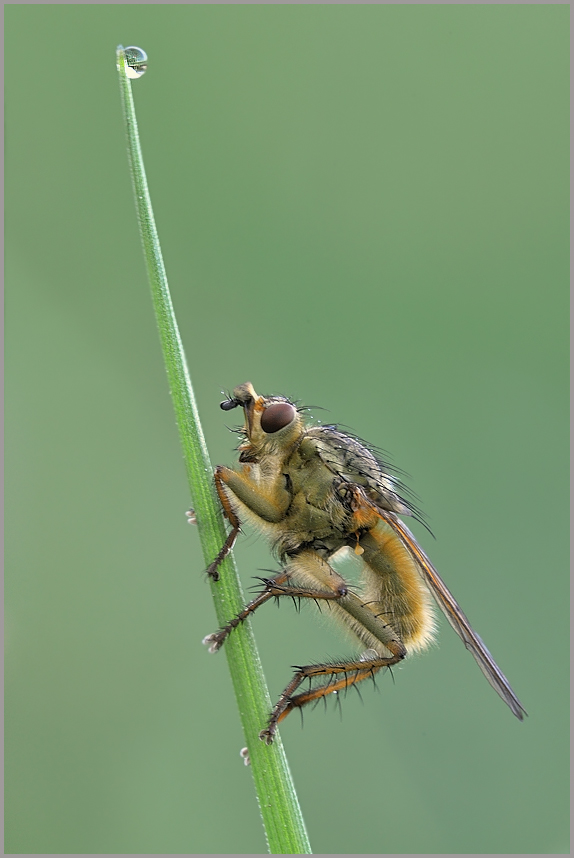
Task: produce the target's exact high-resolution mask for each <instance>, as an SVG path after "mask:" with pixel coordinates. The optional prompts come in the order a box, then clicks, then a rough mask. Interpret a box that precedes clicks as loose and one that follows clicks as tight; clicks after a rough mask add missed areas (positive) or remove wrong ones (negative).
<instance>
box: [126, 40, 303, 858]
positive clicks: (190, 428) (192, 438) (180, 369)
mask: <svg viewBox="0 0 574 858" xmlns="http://www.w3.org/2000/svg"><path fill="white" fill-rule="evenodd" d="M117 65H118V71H119V79H120V90H121V96H122V105H123V114H124V120H125V127H126V133H127V141H128V155H129V162H130V169H131V175H132V181H133V187H134V194H135V201H136V209H137V215H138V221H139V225H140V231H141V236H142V242H143V249H144V256H145V261H146V266H147V270H148V276H149V281H150V286H151V292H152V299H153V305H154V310H155V315H156V320H157V326H158V330H159V336H160V341H161V347H162V351H163V356H164V361H165V366H166V370H167V376H168V382H169V388H170V391H171V396H172V400H173V404H174V408H175V414H176V420H177V426H178V429H179V434H180V438H181V443H182V446H183V451H184V458H185V463H186V469H187V476H188V481H189V487H190V491H191V498H192V504H193V508H194V510H195V512H196V516H197V524H198V530H199V537H200V540H201V545H202V549H203V554H204V557H205V562H206V565H207V564H209V563H210V562H211V560H212V559H213V558H214V557H215V556H216V554H217V552H218V551H219V549H220V547H221V545H222V544H223V541H224V539H225V536H226V534H225V529H224V524H223V519H222V516H221V513H220V510H219V502H218V500H217V497H216V494H215V490H214V486H213V478H212V475H213V470H212V467H211V463H210V461H209V455H208V452H207V447H206V444H205V439H204V437H203V432H202V429H201V424H200V421H199V414H198V411H197V406H196V403H195V397H194V394H193V389H192V386H191V380H190V376H189V372H188V369H187V363H186V360H185V354H184V351H183V346H182V342H181V338H180V335H179V330H178V327H177V322H176V319H175V314H174V310H173V305H172V302H171V296H170V293H169V288H168V284H167V277H166V273H165V268H164V264H163V259H162V254H161V248H160V244H159V238H158V235H157V230H156V226H155V221H154V216H153V211H152V206H151V200H150V196H149V192H148V186H147V180H146V176H145V170H144V165H143V158H142V153H141V147H140V141H139V136H138V128H137V122H136V115H135V108H134V102H133V95H132V89H131V81H130V80H129V79H128V77H127V75H126V61H125V53H124V49H123V47H121V46H120V47H119V48H118V50H117ZM211 590H212V593H213V599H214V602H215V611H216V614H217V620H218V622H219V624H220V625H224V624H225V623H226V622H227V620H228V619H229V618H230V617H232V616H234V615H235V614H236V613H237V612H238V611H239V610H241V608H242V607H243V605H244V604H245V601H244V597H243V593H242V590H241V583H240V581H239V576H238V574H237V568H236V566H235V561H234V559H233V557H232V556H230V557H229V558H227V559H226V560H225V561H224V562H223V563H222V565H221V567H220V580H219V581H218V582H213V581H211ZM198 637H199V636H198ZM198 644H199V641H198ZM224 649H225V653H226V656H227V661H228V664H229V670H230V672H231V678H232V681H233V687H234V689H235V694H236V697H237V705H238V708H239V715H240V718H241V722H242V725H243V729H244V731H245V738H246V745H247V748H248V751H249V757H250V760H251V771H252V773H253V780H254V783H255V790H256V793H257V799H258V802H259V808H260V811H261V816H262V819H263V825H264V828H265V834H266V837H267V843H268V846H269V852H270V853H271V854H279V855H280V854H285V855H289V854H291V855H308V854H311V847H310V844H309V839H308V836H307V832H306V830H305V824H304V822H303V816H302V813H301V808H300V806H299V801H298V798H297V794H296V792H295V787H294V785H293V780H292V777H291V773H290V771H289V765H288V763H287V758H286V756H285V751H284V749H283V745H282V743H281V738H280V736H279V735H277V736H276V738H275V742H274V743H273V745H270V746H268V745H265V744H264V743H263V742H261V741H260V740H259V731H260V730H261V728H262V727H263V726H264V725H265V724H266V720H267V718H268V715H269V712H270V710H271V700H270V697H269V692H268V690H267V686H266V683H265V678H264V676H263V669H262V666H261V661H260V658H259V653H258V652H257V647H256V644H255V638H254V636H253V632H252V630H251V625H250V622H249V620H247V621H246V622H244V623H242V624H241V626H240V627H239V628H237V629H236V630H235V631H234V632H233V634H232V635H230V637H229V638H228V640H227V641H226V643H225V646H224ZM213 657H216V656H213ZM232 764H236V763H235V762H234V761H230V765H232ZM215 800H217V799H215ZM237 847H238V848H237V851H238V852H241V849H240V844H237Z"/></svg>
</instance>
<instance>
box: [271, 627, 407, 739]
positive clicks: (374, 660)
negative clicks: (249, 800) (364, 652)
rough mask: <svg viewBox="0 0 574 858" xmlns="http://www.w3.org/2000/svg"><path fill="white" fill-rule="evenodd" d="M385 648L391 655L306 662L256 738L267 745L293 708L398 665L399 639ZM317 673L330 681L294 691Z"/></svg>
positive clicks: (401, 648) (401, 651)
mask: <svg viewBox="0 0 574 858" xmlns="http://www.w3.org/2000/svg"><path fill="white" fill-rule="evenodd" d="M386 647H387V649H389V650H390V651H391V653H392V654H391V655H390V656H381V655H378V653H375V652H374V651H373V650H371V651H370V652H372V653H373V656H372V657H368V658H365V657H362V658H360V659H350V660H349V661H340V662H334V663H333V664H309V665H306V666H304V667H297V672H296V673H295V675H294V677H293V679H292V680H291V682H290V683H289V685H288V686H287V688H286V689H285V690H284V692H283V694H281V696H280V697H279V700H278V701H277V704H276V705H275V707H274V709H273V711H272V713H271V716H270V718H269V723H268V725H267V727H266V728H265V730H262V731H261V733H260V734H259V738H260V739H262V740H263V741H264V742H265V743H266V744H267V745H270V744H271V743H272V742H273V739H274V738H275V733H276V732H277V726H278V724H279V723H280V722H281V721H282V720H283V719H284V718H286V717H287V715H288V714H289V712H291V710H292V709H297V708H301V707H302V706H305V705H306V704H307V703H311V702H312V701H313V700H320V699H321V698H324V697H326V696H327V695H328V694H333V692H335V691H341V690H345V689H347V688H350V687H351V686H352V685H356V684H357V683H358V682H362V680H363V679H369V678H372V677H373V676H374V675H375V673H376V672H377V671H379V670H380V669H381V668H383V667H390V666H391V665H393V664H397V663H398V662H399V661H401V660H402V659H403V658H404V657H405V655H406V650H405V647H404V645H403V644H402V643H401V642H400V641H389V642H388V643H387V644H386ZM340 674H343V676H342V677H341V678H340V679H336V680H335V681H331V678H332V677H336V676H340ZM317 676H328V677H329V681H328V682H326V683H324V684H323V685H318V686H317V687H316V688H310V689H309V690H308V691H304V692H302V693H300V694H295V693H294V692H295V691H296V690H297V689H298V688H299V686H300V685H301V683H302V682H304V681H305V679H310V680H312V679H313V678H315V677H317Z"/></svg>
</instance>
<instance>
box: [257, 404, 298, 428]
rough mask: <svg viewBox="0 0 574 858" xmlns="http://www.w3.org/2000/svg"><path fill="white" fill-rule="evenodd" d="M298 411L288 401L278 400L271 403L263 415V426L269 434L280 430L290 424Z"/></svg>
mask: <svg viewBox="0 0 574 858" xmlns="http://www.w3.org/2000/svg"><path fill="white" fill-rule="evenodd" d="M295 414H296V411H295V409H294V408H293V406H292V405H290V404H289V403H288V402H277V403H276V404H275V405H270V406H269V408H266V409H265V411H264V412H263V414H262V415H261V428H262V429H263V431H264V432H266V433H267V434H268V435H272V434H273V432H279V430H280V429H283V428H285V426H288V425H289V423H291V421H292V420H293V418H294V417H295Z"/></svg>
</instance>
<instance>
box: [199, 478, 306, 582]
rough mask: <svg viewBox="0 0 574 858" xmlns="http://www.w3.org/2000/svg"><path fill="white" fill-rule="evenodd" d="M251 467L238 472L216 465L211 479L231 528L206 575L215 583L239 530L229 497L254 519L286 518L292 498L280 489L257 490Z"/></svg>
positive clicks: (264, 488) (265, 488) (275, 519)
mask: <svg viewBox="0 0 574 858" xmlns="http://www.w3.org/2000/svg"><path fill="white" fill-rule="evenodd" d="M251 470H252V469H251V466H250V465H244V466H243V470H242V471H241V472H237V471H234V470H232V468H226V467H225V465H218V466H217V467H216V469H215V472H214V475H213V478H214V481H215V488H216V491H217V495H218V497H219V500H220V502H221V506H222V507H223V513H224V515H225V517H226V518H227V520H228V521H229V523H230V524H231V531H230V532H229V534H228V536H227V539H226V540H225V542H224V543H223V545H222V546H221V549H220V551H219V553H218V554H217V557H216V558H215V559H214V560H213V561H212V562H211V563H210V564H209V566H208V568H207V574H208V575H210V576H211V577H212V578H213V580H214V581H218V580H219V572H218V571H217V570H218V567H219V565H220V564H221V563H222V562H223V560H225V558H226V557H227V555H228V554H229V552H230V551H231V549H232V548H233V546H234V545H235V540H236V539H237V535H238V533H239V531H240V529H241V522H240V521H239V517H238V516H237V513H236V512H235V509H234V504H233V503H232V501H231V500H230V495H231V496H232V497H233V496H235V497H236V498H237V499H238V500H239V501H241V502H242V503H244V504H245V506H247V507H248V508H249V509H250V510H251V511H252V512H253V513H254V514H255V515H256V516H259V518H262V519H264V521H269V522H278V521H281V520H282V519H283V518H285V513H286V512H287V509H288V508H289V504H290V503H291V495H290V494H289V492H288V491H287V490H286V489H285V488H284V487H283V486H281V487H277V486H272V487H270V488H269V487H268V486H260V485H258V484H257V483H256V482H255V481H254V480H252V479H251V476H250V475H251Z"/></svg>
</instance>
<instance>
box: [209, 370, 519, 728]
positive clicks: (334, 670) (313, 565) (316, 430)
mask: <svg viewBox="0 0 574 858" xmlns="http://www.w3.org/2000/svg"><path fill="white" fill-rule="evenodd" d="M238 407H241V408H243V413H244V418H245V423H244V427H243V428H242V429H241V430H240V434H241V436H242V441H241V443H240V445H239V447H238V451H239V464H238V465H237V467H236V468H227V467H225V466H224V465H218V466H217V467H216V469H215V486H216V489H217V494H218V496H219V499H220V501H221V505H222V507H223V511H224V514H225V516H226V518H227V519H228V521H229V523H230V525H231V530H230V532H229V535H228V536H227V539H226V540H225V542H224V544H223V546H222V547H221V550H220V551H219V553H218V555H217V557H216V558H215V559H214V560H213V562H212V563H211V564H210V566H209V568H208V570H207V571H208V574H209V575H211V577H212V578H213V579H214V580H216V581H217V580H218V578H219V572H218V567H219V565H220V563H221V562H222V560H223V559H224V558H225V557H226V556H227V554H228V553H229V552H230V551H231V549H232V548H233V545H234V543H235V540H236V539H237V535H238V533H239V531H240V528H241V525H242V524H243V523H247V524H250V525H251V526H252V527H254V528H255V529H256V530H258V531H260V532H262V533H263V534H264V535H265V536H266V537H267V538H268V539H269V541H270V542H271V544H272V546H273V551H274V553H275V554H276V555H277V556H278V558H279V560H280V561H281V564H282V568H281V570H280V571H279V572H278V574H276V575H274V576H273V577H271V578H265V579H263V589H262V590H261V592H260V593H259V595H258V596H256V597H255V598H254V599H253V600H252V601H251V602H250V603H249V604H248V605H246V606H245V608H243V610H242V611H240V613H239V614H237V616H235V617H233V618H232V619H230V620H229V622H228V623H227V624H226V625H225V626H224V627H223V628H222V629H220V630H219V631H217V632H214V633H213V634H210V635H208V636H207V637H206V638H205V639H204V643H205V644H207V645H208V646H209V650H210V652H216V651H217V650H218V649H220V647H221V646H222V645H223V643H224V642H225V640H226V638H227V637H228V636H229V635H230V634H231V632H232V631H233V629H235V628H237V626H238V625H239V624H240V623H242V622H243V621H244V620H245V619H246V618H247V617H249V616H250V615H251V614H253V613H254V611H256V610H257V608H259V607H260V606H261V605H263V604H264V603H265V602H268V601H269V599H272V598H281V597H284V596H291V597H294V598H297V599H312V600H314V601H316V602H320V601H326V602H329V604H330V606H331V608H332V611H331V614H332V615H333V616H334V617H335V618H336V619H338V620H339V621H341V622H342V623H343V625H344V626H346V628H347V630H349V631H350V632H351V633H352V634H353V635H354V637H355V638H356V639H357V641H358V644H359V646H361V647H362V652H361V653H360V654H358V655H357V656H355V657H351V658H349V659H345V660H341V661H334V662H331V663H325V664H310V665H305V666H301V667H297V668H296V671H295V674H294V676H293V678H292V679H291V681H290V682H289V684H288V685H287V687H286V688H285V690H284V691H283V693H282V694H281V695H280V697H279V700H278V701H277V703H276V704H275V706H274V708H273V710H272V712H271V714H270V716H269V720H268V723H267V726H266V727H265V728H264V729H263V730H262V731H261V733H260V738H261V739H262V740H263V741H265V742H266V743H267V744H271V743H272V742H273V738H274V736H275V733H276V731H277V726H278V725H279V723H280V722H281V721H282V720H283V719H284V718H285V717H286V716H287V715H288V714H289V712H291V711H292V710H293V709H300V708H301V707H302V706H305V705H306V704H307V703H311V702H312V701H316V700H319V699H321V698H323V697H326V696H327V695H329V694H333V693H334V692H338V691H341V690H345V689H347V688H349V687H350V686H352V685H356V684H357V683H359V682H361V681H363V680H364V679H369V678H371V677H374V676H375V674H376V673H377V672H378V671H380V670H381V669H383V668H386V667H392V665H394V664H398V663H399V662H400V661H402V660H403V659H404V658H405V656H406V655H407V654H408V653H411V652H414V651H417V650H422V649H424V648H425V647H427V646H428V645H429V643H430V642H431V641H432V640H433V638H434V635H435V623H434V619H433V600H432V598H431V596H432V597H434V600H435V602H436V603H437V604H438V605H439V607H440V608H441V610H442V611H443V613H444V614H445V616H446V618H447V620H448V621H449V623H450V624H451V626H452V627H453V629H454V630H455V632H456V633H457V634H458V636H459V637H460V638H461V639H462V641H463V643H464V645H465V647H466V648H467V649H468V650H470V652H471V653H472V655H473V656H474V658H475V660H476V661H477V663H478V666H479V667H480V669H481V670H482V672H483V673H484V675H485V677H486V678H487V680H488V681H489V683H490V684H491V685H492V687H493V688H494V689H495V691H497V692H498V694H499V695H500V697H502V699H503V700H504V701H505V703H507V705H508V706H509V707H510V709H511V711H512V712H513V714H514V715H515V716H516V717H517V718H518V719H519V720H521V721H522V720H523V718H524V716H525V715H526V711H525V710H524V707H523V706H522V704H521V703H520V701H519V700H518V698H517V697H516V695H515V693H514V692H513V690H512V688H511V687H510V685H509V683H508V680H507V679H506V677H505V676H504V674H503V673H502V671H501V670H500V668H499V667H498V665H497V664H496V662H495V661H494V659H493V658H492V656H491V655H490V653H489V651H488V650H487V648H486V646H485V645H484V643H483V642H482V640H481V639H480V637H479V636H478V635H477V634H476V632H475V631H474V630H473V629H472V627H471V625H470V623H469V621H468V620H467V618H466V616H465V615H464V613H463V612H462V610H461V608H460V607H459V605H458V603H457V602H456V600H455V599H454V597H453V596H452V594H451V592H450V591H449V590H448V588H447V587H446V585H445V584H444V582H443V580H442V579H441V577H440V576H439V574H438V572H437V571H436V569H435V568H434V566H433V564H432V563H431V561H430V560H429V558H428V557H427V555H426V554H425V552H424V551H423V549H422V548H421V547H420V545H419V544H418V542H417V541H416V539H415V537H414V536H413V534H412V533H411V532H410V530H409V529H408V527H407V526H406V525H405V524H404V523H403V522H402V521H401V519H400V518H399V515H404V516H409V515H413V514H415V512H416V511H415V510H414V508H413V505H412V504H409V502H407V501H405V500H404V499H403V498H402V497H400V495H399V494H398V493H397V486H396V482H395V480H394V479H393V477H392V476H390V475H389V474H388V473H386V468H385V466H384V465H383V463H382V462H380V461H379V459H378V458H377V457H376V456H375V455H374V454H373V453H372V452H371V451H370V450H369V449H368V448H367V447H366V446H365V444H364V443H363V442H361V441H359V440H358V439H357V438H355V437H353V436H352V435H349V434H346V433H344V432H341V431H340V430H339V429H338V428H337V427H335V426H315V425H308V424H307V423H306V422H305V419H304V417H303V414H302V411H301V410H300V409H298V408H297V407H296V405H295V404H294V403H293V402H290V401H289V400H288V399H287V398H285V397H283V396H259V395H258V394H257V393H256V392H255V390H254V389H253V386H252V384H251V383H249V382H247V383H246V384H242V385H240V386H239V387H236V388H235V390H234V391H233V395H232V396H231V397H229V398H228V399H226V400H224V401H223V402H222V403H221V408H222V409H223V410H224V411H231V410H232V409H235V408H238ZM344 551H352V552H354V554H355V555H357V556H358V557H359V558H360V561H361V588H360V591H359V592H360V595H357V593H355V592H354V591H353V590H352V589H351V587H350V585H349V584H348V582H347V581H346V580H345V578H344V577H343V576H342V575H341V574H339V572H337V571H336V570H335V569H334V568H333V566H332V565H331V561H332V560H333V559H334V558H335V556H336V555H337V554H339V553H341V554H342V553H343V552H344ZM306 680H308V681H309V687H308V689H307V690H301V685H303V683H304V682H305V681H306Z"/></svg>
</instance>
